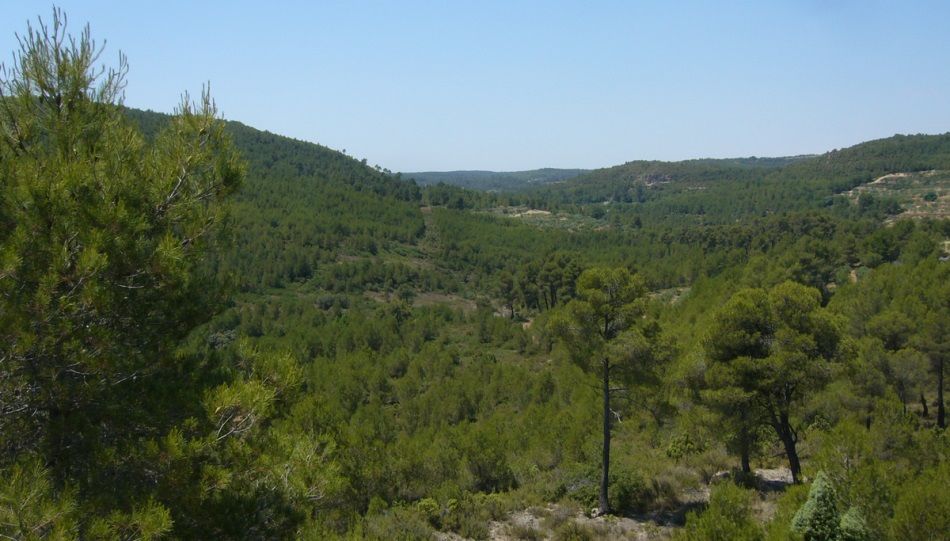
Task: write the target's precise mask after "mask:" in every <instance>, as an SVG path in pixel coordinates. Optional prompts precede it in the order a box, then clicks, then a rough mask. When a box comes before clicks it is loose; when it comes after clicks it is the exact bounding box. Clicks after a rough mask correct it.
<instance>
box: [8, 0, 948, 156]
mask: <svg viewBox="0 0 950 541" xmlns="http://www.w3.org/2000/svg"><path fill="white" fill-rule="evenodd" d="M0 4H2V13H3V16H2V17H0V55H2V56H0V59H2V60H3V61H4V62H6V63H9V61H10V58H11V52H12V51H13V49H14V48H15V43H16V42H15V40H14V33H15V32H22V31H23V29H24V28H25V26H26V21H27V19H30V20H34V21H35V18H36V16H37V15H43V16H44V18H47V19H48V18H49V13H50V9H51V8H50V4H46V3H42V2H32V1H9V0H3V1H2V2H0ZM58 5H60V6H61V7H62V8H64V10H65V11H66V13H67V14H68V16H69V18H70V24H71V25H72V27H73V29H74V30H76V31H78V30H79V28H80V26H81V25H82V24H83V23H85V22H88V23H90V25H91V28H92V34H93V36H94V37H96V38H99V39H106V40H107V41H108V48H107V51H106V54H105V57H104V58H105V59H106V60H108V61H110V62H112V61H114V59H115V58H116V56H117V51H118V50H122V51H123V52H125V53H126V54H127V56H128V57H129V63H130V65H131V71H130V73H129V76H128V87H127V90H126V103H127V104H128V105H130V106H133V107H140V108H148V109H153V110H157V111H166V112H168V111H171V110H172V108H173V107H174V105H175V104H176V103H177V101H178V98H179V96H180V94H181V92H182V91H184V90H190V91H191V92H193V93H197V92H198V91H200V89H201V85H202V83H203V82H205V81H210V82H211V85H212V94H213V95H214V97H215V99H216V100H217V102H218V105H219V107H220V108H221V110H222V112H223V113H224V115H225V116H226V117H227V118H229V119H233V120H239V121H241V122H244V123H246V124H250V125H252V126H254V127H257V128H261V129H267V130H270V131H273V132H277V133H281V134H285V135H289V136H292V137H296V138H299V139H304V140H308V141H314V142H319V143H322V144H325V145H327V146H330V147H333V148H337V149H346V150H347V153H348V154H350V155H351V156H354V157H356V158H366V159H367V160H368V161H369V163H370V164H379V165H381V166H383V167H387V168H389V169H392V170H394V171H419V170H447V169H494V170H515V169H532V168H536V167H544V166H550V167H600V166H608V165H614V164H618V163H623V162H625V161H629V160H633V159H662V160H678V159H685V158H697V157H733V156H750V155H757V156H774V155H790V154H802V153H816V152H823V151H826V150H830V149H832V148H840V147H844V146H849V145H852V144H855V143H858V142H861V141H864V140H868V139H874V138H879V137H885V136H889V135H892V134H894V133H942V132H946V131H950V30H948V23H950V2H946V1H940V2H938V1H934V2H914V1H892V2H881V1H875V0H863V1H859V0H799V1H777V0H776V1H773V0H762V1H749V2H720V1H715V2H714V1H703V2H674V1H657V2H634V1H625V2H595V1H578V2H519V1H515V0H511V1H498V2H494V1H486V0H482V1H462V0H458V1H456V0H446V1H431V2H416V1H388V2H360V1H340V2H330V1H314V2H282V1H278V0H271V1H267V2H263V1H258V2H243V1H230V2H214V1H202V2H190V1H189V2H180V1H176V0H165V1H161V2H152V1H150V2H130V1H123V2H106V1H90V0H83V1H62V2H60V3H59V4H58Z"/></svg>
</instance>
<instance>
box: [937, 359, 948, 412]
mask: <svg viewBox="0 0 950 541" xmlns="http://www.w3.org/2000/svg"><path fill="white" fill-rule="evenodd" d="M937 426H939V427H940V428H947V412H946V409H945V408H944V406H943V359H940V360H939V361H937Z"/></svg>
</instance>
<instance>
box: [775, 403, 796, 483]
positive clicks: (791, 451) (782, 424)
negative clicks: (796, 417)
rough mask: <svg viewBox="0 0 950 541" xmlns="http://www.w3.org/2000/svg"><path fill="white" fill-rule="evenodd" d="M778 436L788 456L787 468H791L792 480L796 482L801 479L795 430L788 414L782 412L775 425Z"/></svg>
mask: <svg viewBox="0 0 950 541" xmlns="http://www.w3.org/2000/svg"><path fill="white" fill-rule="evenodd" d="M775 431H776V432H777V433H778V437H779V439H780V440H782V445H783V446H784V447H785V455H786V456H787V457H788V469H790V470H792V482H793V483H795V484H798V483H799V482H800V481H801V473H802V465H801V462H799V460H798V449H797V448H796V444H797V443H798V442H797V441H796V439H797V438H796V437H795V432H794V431H793V430H792V425H791V423H789V420H788V414H787V413H782V414H781V416H780V418H779V424H778V426H776V427H775Z"/></svg>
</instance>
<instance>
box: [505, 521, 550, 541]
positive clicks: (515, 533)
mask: <svg viewBox="0 0 950 541" xmlns="http://www.w3.org/2000/svg"><path fill="white" fill-rule="evenodd" d="M508 535H510V536H511V537H513V538H515V539H526V540H528V541H541V540H542V539H544V534H543V533H541V531H540V530H538V529H537V528H535V527H534V526H531V525H529V524H512V525H510V526H509V527H508Z"/></svg>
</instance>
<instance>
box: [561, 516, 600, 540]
mask: <svg viewBox="0 0 950 541" xmlns="http://www.w3.org/2000/svg"><path fill="white" fill-rule="evenodd" d="M594 538H595V536H594V532H593V531H591V529H590V528H587V527H586V526H583V525H581V524H578V523H577V522H576V521H574V520H570V521H567V522H565V523H564V524H561V526H559V527H558V529H557V530H555V531H554V541H593V540H594Z"/></svg>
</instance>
